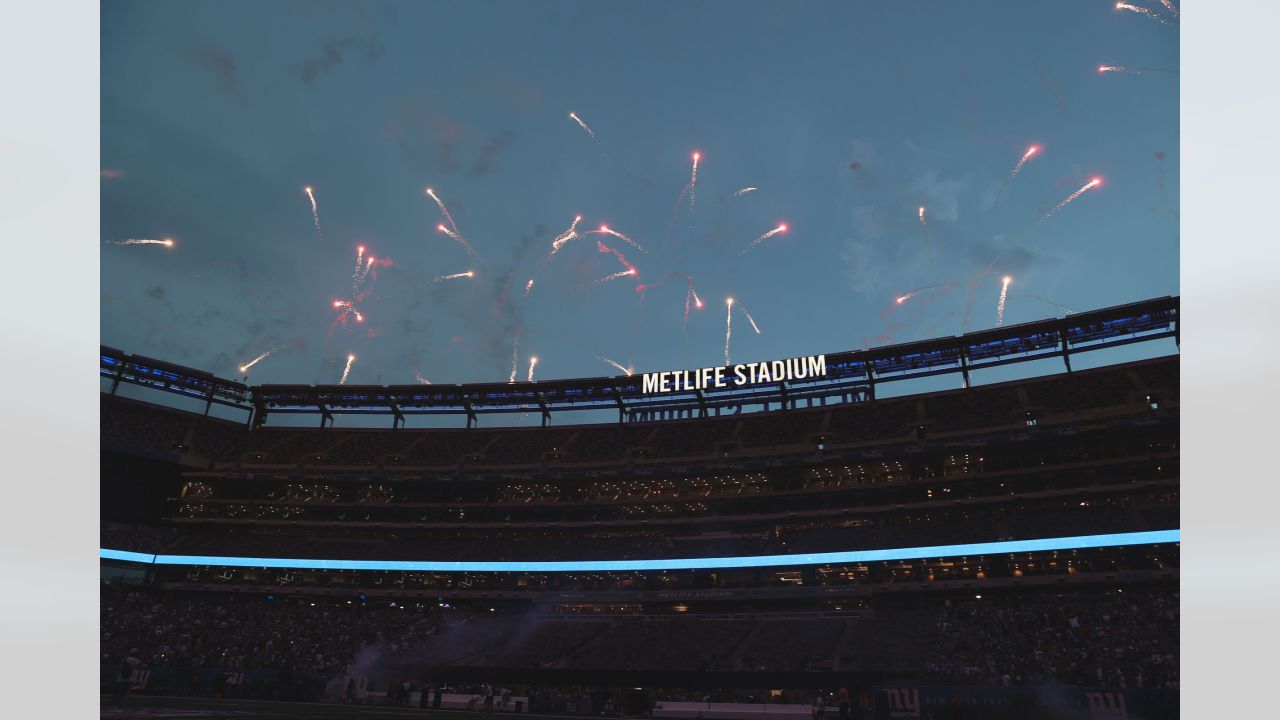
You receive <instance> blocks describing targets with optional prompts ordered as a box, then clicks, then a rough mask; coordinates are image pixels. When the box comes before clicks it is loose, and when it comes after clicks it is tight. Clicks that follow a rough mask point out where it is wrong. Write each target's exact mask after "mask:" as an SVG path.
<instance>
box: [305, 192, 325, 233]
mask: <svg viewBox="0 0 1280 720" xmlns="http://www.w3.org/2000/svg"><path fill="white" fill-rule="evenodd" d="M303 190H305V191H306V193H307V198H309V199H310V200H311V220H312V222H314V223H315V225H316V235H318V236H319V237H320V239H321V240H324V233H323V232H321V230H320V206H319V205H316V194H315V193H314V192H312V190H311V186H310V185H308V186H307V187H305V188H303Z"/></svg>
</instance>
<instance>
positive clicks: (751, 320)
mask: <svg viewBox="0 0 1280 720" xmlns="http://www.w3.org/2000/svg"><path fill="white" fill-rule="evenodd" d="M738 309H739V310H741V311H742V314H743V315H746V316H747V322H749V323H751V329H752V330H755V331H756V334H757V335H759V334H760V326H759V325H756V319H755V318H753V317H751V313H749V312H747V309H746V308H745V307H743V306H742V305H739V306H738Z"/></svg>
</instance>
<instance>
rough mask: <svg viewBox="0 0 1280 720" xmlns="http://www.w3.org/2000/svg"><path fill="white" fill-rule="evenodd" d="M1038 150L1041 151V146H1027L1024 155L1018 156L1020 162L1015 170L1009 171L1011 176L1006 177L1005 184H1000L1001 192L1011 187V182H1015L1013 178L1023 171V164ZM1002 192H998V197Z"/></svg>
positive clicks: (1015, 166) (1014, 167)
mask: <svg viewBox="0 0 1280 720" xmlns="http://www.w3.org/2000/svg"><path fill="white" fill-rule="evenodd" d="M1038 152H1040V146H1039V145H1032V146H1031V147H1029V148H1027V151H1026V152H1024V153H1022V157H1020V158H1018V163H1017V164H1016V165H1014V166H1013V170H1010V171H1009V177H1007V178H1005V179H1004V184H1003V185H1001V186H1000V193H1003V192H1004V190H1005V188H1007V187H1009V183H1011V182H1013V179H1014V178H1016V177H1018V173H1020V172H1022V166H1023V165H1026V164H1027V161H1028V160H1030V159H1031V156H1032V155H1035V154H1036V153H1038ZM1000 193H997V194H996V198H997V199H999V197H1000Z"/></svg>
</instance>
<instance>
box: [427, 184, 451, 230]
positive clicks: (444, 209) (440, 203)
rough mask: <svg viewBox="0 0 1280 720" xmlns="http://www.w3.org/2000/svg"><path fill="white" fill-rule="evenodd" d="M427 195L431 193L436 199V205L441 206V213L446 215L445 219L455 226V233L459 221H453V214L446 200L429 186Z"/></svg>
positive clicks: (432, 197)
mask: <svg viewBox="0 0 1280 720" xmlns="http://www.w3.org/2000/svg"><path fill="white" fill-rule="evenodd" d="M427 195H429V196H430V197H431V199H432V200H435V201H436V205H438V206H440V213H441V214H442V215H444V219H445V220H448V221H449V227H451V228H453V231H454V232H455V233H456V232H458V223H456V222H454V221H453V216H452V215H450V214H449V208H447V207H445V206H444V201H443V200H441V199H440V198H439V196H437V195H436V191H435V190H432V189H431V188H427Z"/></svg>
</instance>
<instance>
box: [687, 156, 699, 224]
mask: <svg viewBox="0 0 1280 720" xmlns="http://www.w3.org/2000/svg"><path fill="white" fill-rule="evenodd" d="M700 159H702V153H698V152H695V153H694V154H693V172H691V173H690V174H689V212H693V206H694V204H695V203H696V202H697V201H698V161H699V160H700Z"/></svg>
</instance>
